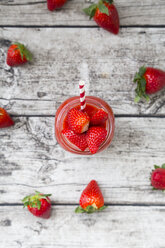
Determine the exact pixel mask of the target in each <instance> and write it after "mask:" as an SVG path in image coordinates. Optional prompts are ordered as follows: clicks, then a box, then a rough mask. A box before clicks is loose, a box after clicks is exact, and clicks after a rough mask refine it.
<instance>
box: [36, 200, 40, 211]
mask: <svg viewBox="0 0 165 248" xmlns="http://www.w3.org/2000/svg"><path fill="white" fill-rule="evenodd" d="M37 208H38V210H40V208H41V201H40V200H37Z"/></svg>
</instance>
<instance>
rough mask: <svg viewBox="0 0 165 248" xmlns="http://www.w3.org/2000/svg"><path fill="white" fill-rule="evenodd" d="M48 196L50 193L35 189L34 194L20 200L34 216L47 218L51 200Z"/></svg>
mask: <svg viewBox="0 0 165 248" xmlns="http://www.w3.org/2000/svg"><path fill="white" fill-rule="evenodd" d="M49 196H51V194H46V195H44V194H41V193H40V192H38V191H36V194H35V195H29V196H26V197H25V198H24V199H23V200H22V202H23V203H24V207H27V208H28V210H29V211H30V212H31V213H32V214H33V215H35V216H36V217H41V218H44V219H48V218H49V217H50V212H51V201H50V199H49Z"/></svg>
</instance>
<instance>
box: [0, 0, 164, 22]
mask: <svg viewBox="0 0 165 248" xmlns="http://www.w3.org/2000/svg"><path fill="white" fill-rule="evenodd" d="M94 2H97V0H96V1H94V0H90V1H88V0H70V1H68V3H67V4H66V5H65V6H64V7H63V9H61V10H58V11H54V12H50V11H48V10H47V6H46V1H30V0H22V1H21V2H20V0H12V1H9V0H1V1H0V9H1V11H0V25H12V26H14V25H28V26H29V25H43V26H45V25H67V26H69V25H80V26H81V25H88V26H92V25H96V23H95V22H94V21H92V20H91V21H90V20H89V18H88V16H86V15H85V14H84V13H83V11H82V9H83V8H85V7H87V6H89V5H90V4H91V3H94ZM115 5H116V7H117V9H118V12H119V16H120V23H121V25H164V23H165V15H164V9H165V2H164V0H158V1H154V0H145V1H144V0H139V1H138V2H137V1H136V0H130V1H125V0H116V1H115ZM16 13H17V14H16Z"/></svg>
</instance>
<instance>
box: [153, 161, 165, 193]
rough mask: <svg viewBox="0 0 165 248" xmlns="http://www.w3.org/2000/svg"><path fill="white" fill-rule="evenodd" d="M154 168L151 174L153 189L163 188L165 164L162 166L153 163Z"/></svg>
mask: <svg viewBox="0 0 165 248" xmlns="http://www.w3.org/2000/svg"><path fill="white" fill-rule="evenodd" d="M154 168H155V170H153V171H152V174H151V185H152V186H153V187H154V189H162V190H165V164H163V165H162V167H159V166H157V165H154Z"/></svg>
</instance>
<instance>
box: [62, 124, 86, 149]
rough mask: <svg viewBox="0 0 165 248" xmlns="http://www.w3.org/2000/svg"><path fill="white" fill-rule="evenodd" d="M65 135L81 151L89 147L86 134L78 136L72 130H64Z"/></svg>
mask: <svg viewBox="0 0 165 248" xmlns="http://www.w3.org/2000/svg"><path fill="white" fill-rule="evenodd" d="M62 133H63V135H64V136H65V137H66V138H67V139H68V140H69V141H70V142H71V143H73V144H74V145H75V146H77V147H78V148H80V150H81V151H84V150H85V149H86V148H87V147H88V144H87V141H86V134H84V133H82V134H77V133H75V132H74V131H72V130H70V129H67V128H66V129H63V131H62Z"/></svg>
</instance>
